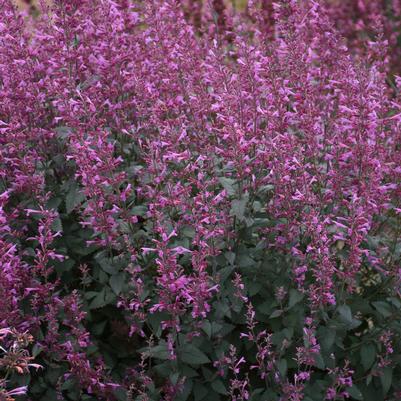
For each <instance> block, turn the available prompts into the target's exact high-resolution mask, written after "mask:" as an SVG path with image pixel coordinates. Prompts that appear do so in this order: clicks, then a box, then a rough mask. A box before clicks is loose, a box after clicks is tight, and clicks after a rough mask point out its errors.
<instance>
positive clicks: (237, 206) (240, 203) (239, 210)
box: [230, 195, 248, 221]
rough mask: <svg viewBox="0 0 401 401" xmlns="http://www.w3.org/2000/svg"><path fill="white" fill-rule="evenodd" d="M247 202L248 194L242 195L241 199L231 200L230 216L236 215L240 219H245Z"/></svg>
mask: <svg viewBox="0 0 401 401" xmlns="http://www.w3.org/2000/svg"><path fill="white" fill-rule="evenodd" d="M247 203H248V196H247V195H244V196H242V198H241V199H234V200H233V201H232V202H231V210H230V216H235V217H236V218H237V219H238V220H239V221H243V220H244V215H245V209H246V205H247Z"/></svg>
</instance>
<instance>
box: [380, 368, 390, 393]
mask: <svg viewBox="0 0 401 401" xmlns="http://www.w3.org/2000/svg"><path fill="white" fill-rule="evenodd" d="M380 381H381V384H382V387H383V394H384V395H386V394H387V393H388V391H389V390H390V387H391V383H392V381H393V368H391V367H390V366H386V367H385V368H384V369H383V373H382V375H381V376H380Z"/></svg>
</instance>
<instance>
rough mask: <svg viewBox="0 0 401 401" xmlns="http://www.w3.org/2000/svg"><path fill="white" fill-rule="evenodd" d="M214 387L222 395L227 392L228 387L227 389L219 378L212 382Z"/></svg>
mask: <svg viewBox="0 0 401 401" xmlns="http://www.w3.org/2000/svg"><path fill="white" fill-rule="evenodd" d="M212 389H213V390H214V391H215V392H216V393H218V394H222V395H226V394H227V389H226V387H225V385H224V384H223V382H222V381H221V380H219V379H217V380H215V381H213V382H212Z"/></svg>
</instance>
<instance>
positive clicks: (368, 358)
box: [361, 343, 376, 371]
mask: <svg viewBox="0 0 401 401" xmlns="http://www.w3.org/2000/svg"><path fill="white" fill-rule="evenodd" d="M375 358H376V347H375V346H374V344H370V343H369V344H363V345H362V347H361V363H362V366H363V368H364V369H365V371H366V370H368V369H369V368H370V367H371V366H372V365H373V362H374V361H375Z"/></svg>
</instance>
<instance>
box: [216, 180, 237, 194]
mask: <svg viewBox="0 0 401 401" xmlns="http://www.w3.org/2000/svg"><path fill="white" fill-rule="evenodd" d="M219 182H220V184H221V185H222V186H223V188H224V189H225V190H226V192H227V194H228V195H230V196H232V195H235V189H234V184H235V180H233V179H232V178H227V177H219Z"/></svg>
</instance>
